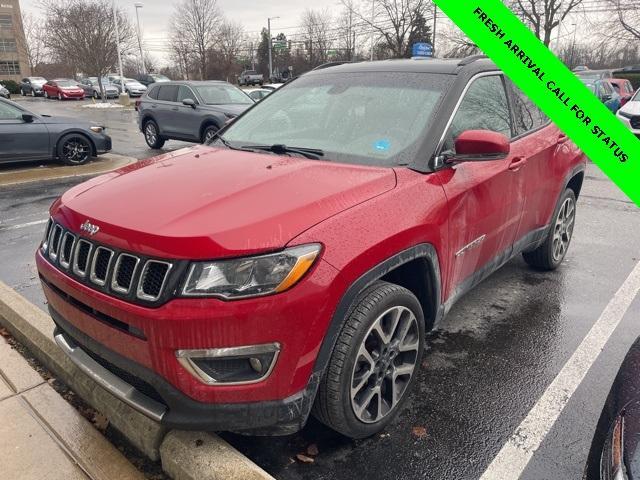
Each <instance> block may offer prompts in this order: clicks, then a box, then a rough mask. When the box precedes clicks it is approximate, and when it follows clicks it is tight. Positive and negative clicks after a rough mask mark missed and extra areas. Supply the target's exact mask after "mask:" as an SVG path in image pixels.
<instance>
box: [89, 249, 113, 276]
mask: <svg viewBox="0 0 640 480" xmlns="http://www.w3.org/2000/svg"><path fill="white" fill-rule="evenodd" d="M112 256H113V251H111V250H108V249H106V248H102V247H98V248H97V249H96V253H95V257H94V259H93V262H94V266H93V276H92V280H94V281H96V280H97V281H98V282H101V283H104V282H105V280H106V279H107V272H108V271H109V263H111V257H112Z"/></svg>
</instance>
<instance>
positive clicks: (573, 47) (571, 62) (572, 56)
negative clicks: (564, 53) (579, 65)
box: [568, 23, 578, 69]
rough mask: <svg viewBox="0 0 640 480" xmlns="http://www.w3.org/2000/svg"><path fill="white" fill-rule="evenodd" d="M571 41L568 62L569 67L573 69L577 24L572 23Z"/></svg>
mask: <svg viewBox="0 0 640 480" xmlns="http://www.w3.org/2000/svg"><path fill="white" fill-rule="evenodd" d="M572 26H573V43H572V45H571V61H570V62H569V65H568V66H569V68H570V69H573V68H574V67H575V65H574V64H573V61H574V58H575V54H576V35H577V34H578V24H576V23H573V24H572Z"/></svg>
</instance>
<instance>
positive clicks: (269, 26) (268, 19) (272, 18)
mask: <svg viewBox="0 0 640 480" xmlns="http://www.w3.org/2000/svg"><path fill="white" fill-rule="evenodd" d="M276 18H280V17H269V18H267V30H268V31H269V81H271V77H273V58H272V56H271V50H272V49H273V42H272V41H271V20H275V19H276Z"/></svg>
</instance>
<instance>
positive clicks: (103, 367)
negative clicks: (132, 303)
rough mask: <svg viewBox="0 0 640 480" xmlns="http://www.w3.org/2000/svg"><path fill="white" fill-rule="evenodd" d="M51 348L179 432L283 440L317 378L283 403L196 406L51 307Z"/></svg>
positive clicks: (304, 413) (303, 417)
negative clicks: (243, 434)
mask: <svg viewBox="0 0 640 480" xmlns="http://www.w3.org/2000/svg"><path fill="white" fill-rule="evenodd" d="M49 312H50V313H51V317H52V318H53V320H54V322H55V324H56V330H55V332H54V338H55V340H56V343H58V345H59V346H60V347H61V348H62V350H63V351H64V352H65V354H67V356H69V358H70V359H71V360H72V361H73V362H74V363H75V364H76V365H77V366H78V367H79V368H80V370H82V371H83V372H84V373H85V374H86V375H88V376H89V377H91V378H92V379H93V380H94V381H95V382H96V383H98V384H99V385H100V386H102V387H103V388H105V389H106V390H107V391H109V392H110V393H111V394H113V395H114V396H115V397H117V398H119V399H120V400H122V401H123V402H125V403H127V404H128V405H130V406H131V407H133V408H134V409H136V410H138V411H139V412H141V413H143V414H144V415H146V416H148V417H150V418H152V419H153V420H155V421H157V422H160V423H162V424H163V425H166V426H167V427H169V428H178V429H182V430H233V431H241V432H247V433H249V432H250V433H254V434H260V433H267V432H268V433H269V434H270V435H278V434H280V435H288V434H291V433H294V432H296V431H298V430H300V429H301V428H302V427H303V426H304V424H305V423H306V421H307V418H308V416H309V413H310V412H311V407H312V406H313V400H314V398H315V394H316V390H317V388H318V382H319V375H318V374H314V375H312V376H311V378H310V380H309V383H308V385H307V387H306V388H305V389H304V390H302V391H301V392H298V393H297V394H294V395H292V396H290V397H288V398H285V399H283V400H276V401H265V402H253V403H231V404H206V403H201V402H196V401H194V400H192V399H190V398H189V397H187V396H185V395H184V394H183V393H181V392H180V391H179V390H177V389H176V388H174V387H173V386H172V385H170V384H169V383H168V382H167V381H166V380H164V379H163V378H162V377H160V376H159V375H158V374H156V373H154V372H153V371H151V370H149V369H148V368H146V367H144V366H142V365H140V364H138V363H136V362H133V361H131V360H129V359H127V358H126V357H124V356H122V355H119V354H117V353H115V352H113V351H111V350H109V349H107V348H105V347H104V346H102V345H100V344H99V343H97V342H96V341H95V340H93V339H91V338H90V337H89V336H87V335H85V334H84V333H82V332H81V331H80V330H78V329H77V328H75V327H73V325H71V324H70V323H69V322H67V321H66V320H65V319H63V318H62V317H61V316H60V314H58V313H57V312H56V311H55V310H54V309H53V308H51V307H49Z"/></svg>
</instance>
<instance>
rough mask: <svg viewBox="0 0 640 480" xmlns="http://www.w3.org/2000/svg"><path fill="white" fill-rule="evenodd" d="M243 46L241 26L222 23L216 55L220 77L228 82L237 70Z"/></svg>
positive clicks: (230, 22) (234, 23)
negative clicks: (218, 61) (218, 59)
mask: <svg viewBox="0 0 640 480" xmlns="http://www.w3.org/2000/svg"><path fill="white" fill-rule="evenodd" d="M244 44H245V34H244V28H243V27H242V24H240V23H237V22H232V21H224V22H223V23H222V25H221V27H220V32H219V36H218V43H217V45H216V49H215V50H216V53H217V54H218V56H219V58H220V60H221V61H220V67H221V70H222V72H221V76H222V77H224V78H225V79H226V80H227V81H228V82H229V81H233V80H232V79H231V77H232V76H233V75H234V74H235V73H239V72H235V70H237V67H238V63H237V59H238V57H239V56H240V52H241V50H242V48H243V47H244Z"/></svg>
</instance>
